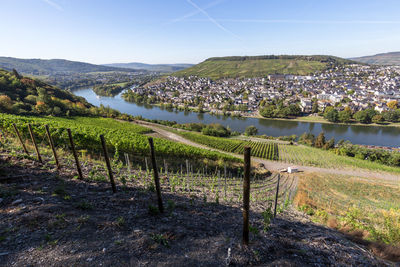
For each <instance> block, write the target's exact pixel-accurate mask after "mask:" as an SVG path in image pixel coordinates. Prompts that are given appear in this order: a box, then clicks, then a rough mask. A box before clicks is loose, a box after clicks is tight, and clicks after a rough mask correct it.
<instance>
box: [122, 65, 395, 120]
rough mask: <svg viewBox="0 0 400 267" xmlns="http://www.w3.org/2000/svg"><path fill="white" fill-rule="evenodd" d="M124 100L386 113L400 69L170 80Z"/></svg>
mask: <svg viewBox="0 0 400 267" xmlns="http://www.w3.org/2000/svg"><path fill="white" fill-rule="evenodd" d="M125 99H126V100H128V101H134V100H136V101H142V102H145V103H148V104H155V103H158V104H163V105H168V106H170V107H176V108H185V109H188V108H189V109H197V110H198V111H208V112H211V113H215V114H226V113H227V112H229V114H232V115H239V116H259V109H260V103H261V104H262V105H265V102H267V103H268V102H273V101H283V103H284V104H293V103H295V104H297V105H298V107H299V108H300V109H301V112H302V114H303V115H304V114H310V113H312V106H313V102H314V101H316V102H317V103H318V107H319V110H320V111H323V110H324V109H325V108H326V107H328V106H333V107H335V108H336V109H337V110H338V111H341V110H344V109H345V108H346V107H348V108H350V109H351V111H353V112H356V111H360V110H365V109H367V108H371V109H374V110H375V111H377V112H379V113H381V112H384V111H388V110H389V109H390V107H389V106H388V105H387V103H389V102H393V101H395V102H394V103H398V102H396V101H399V100H400V67H399V66H371V65H361V64H351V65H344V66H337V67H334V68H331V69H328V70H325V71H323V72H319V73H315V74H314V75H309V76H297V75H280V74H274V75H266V76H265V77H260V78H245V79H232V78H230V79H219V80H215V81H214V80H211V79H209V78H199V77H195V76H189V77H175V76H168V77H166V78H164V79H162V80H160V81H158V82H156V83H150V84H147V85H145V86H142V87H136V88H132V89H131V91H130V92H127V93H126V94H125ZM138 99H139V100H138ZM263 102H264V103H263Z"/></svg>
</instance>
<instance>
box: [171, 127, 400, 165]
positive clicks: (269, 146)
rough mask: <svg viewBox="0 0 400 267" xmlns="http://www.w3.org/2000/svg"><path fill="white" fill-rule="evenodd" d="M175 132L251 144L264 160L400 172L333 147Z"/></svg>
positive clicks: (210, 142)
mask: <svg viewBox="0 0 400 267" xmlns="http://www.w3.org/2000/svg"><path fill="white" fill-rule="evenodd" d="M175 133H177V134H179V135H181V136H183V137H185V138H186V139H189V140H191V141H193V142H196V143H199V144H202V145H206V146H209V147H212V148H215V149H219V150H222V151H226V152H230V153H236V154H242V153H243V147H244V146H250V147H251V148H252V151H251V154H252V156H254V157H259V158H264V159H267V160H276V161H281V162H285V163H291V164H298V165H304V166H314V167H321V168H335V169H337V168H353V169H354V168H361V169H369V170H374V171H376V170H379V171H386V172H391V173H400V168H398V167H392V166H387V165H383V164H380V163H377V162H371V161H366V160H362V159H357V158H354V157H346V156H341V155H336V154H335V153H334V152H333V151H327V150H323V149H318V148H314V147H309V146H304V145H289V144H286V143H282V142H274V141H265V142H262V141H246V140H239V139H228V138H221V137H212V136H205V135H202V134H199V133H194V132H184V131H175Z"/></svg>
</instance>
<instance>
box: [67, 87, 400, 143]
mask: <svg viewBox="0 0 400 267" xmlns="http://www.w3.org/2000/svg"><path fill="white" fill-rule="evenodd" d="M73 93H74V94H75V95H77V96H82V97H84V98H85V99H86V100H87V101H88V102H89V103H91V104H93V105H95V106H100V104H103V105H104V106H110V107H111V108H113V109H116V110H119V111H120V112H123V113H127V114H130V115H134V116H139V115H140V116H142V117H144V118H147V119H159V120H169V121H176V122H178V123H189V122H202V123H206V124H208V123H220V124H222V125H225V126H229V127H230V128H231V129H232V130H234V131H239V132H244V130H245V129H246V127H247V126H250V125H254V126H256V127H257V129H258V134H266V135H269V136H282V135H292V134H296V135H298V136H299V135H301V134H303V133H304V132H311V133H313V134H314V135H315V136H317V135H318V134H319V133H320V132H322V131H324V132H325V136H326V138H327V139H329V138H331V137H334V138H335V140H336V141H339V140H340V139H343V140H349V141H350V142H351V143H353V144H361V145H377V146H389V147H399V146H400V138H399V137H400V127H385V126H383V127H379V126H360V125H340V124H326V123H313V122H299V121H288V120H273V119H258V118H235V117H226V116H218V115H211V114H209V113H196V112H190V111H175V110H174V111H169V110H166V109H161V108H159V107H157V106H151V105H139V104H135V103H129V102H126V101H124V100H123V99H122V97H121V94H122V93H121V94H119V95H117V96H115V97H99V96H97V95H96V94H95V93H94V92H93V91H92V89H90V88H88V89H81V90H77V91H74V92H73Z"/></svg>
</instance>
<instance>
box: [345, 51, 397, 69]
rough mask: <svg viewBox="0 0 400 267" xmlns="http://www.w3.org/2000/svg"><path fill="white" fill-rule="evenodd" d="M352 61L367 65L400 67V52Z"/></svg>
mask: <svg viewBox="0 0 400 267" xmlns="http://www.w3.org/2000/svg"><path fill="white" fill-rule="evenodd" d="M350 59H351V60H354V61H358V62H362V63H367V64H376V65H398V66H400V52H390V53H382V54H376V55H373V56H365V57H354V58H350Z"/></svg>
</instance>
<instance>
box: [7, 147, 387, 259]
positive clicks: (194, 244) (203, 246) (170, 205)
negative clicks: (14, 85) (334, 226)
mask: <svg viewBox="0 0 400 267" xmlns="http://www.w3.org/2000/svg"><path fill="white" fill-rule="evenodd" d="M90 168H91V166H90V165H87V166H86V167H84V174H85V176H87V173H88V171H89V170H90ZM74 176H75V170H74V169H73V166H72V165H70V166H69V167H68V166H67V167H66V166H65V164H64V167H63V169H62V171H60V172H57V170H55V169H54V166H53V165H52V164H50V163H49V162H48V163H47V164H45V165H42V164H39V163H37V162H36V161H34V160H32V159H26V158H25V159H23V158H21V157H16V156H10V154H9V153H8V152H6V151H1V152H0V198H1V199H0V265H1V266H164V265H165V266H221V265H232V266H247V265H256V266H257V265H262V266H391V265H392V266H394V264H393V263H389V262H386V261H383V260H381V259H378V258H376V257H375V256H374V255H373V254H372V253H371V252H369V251H368V250H367V249H366V248H364V247H362V246H360V245H357V244H355V243H352V242H351V241H349V240H348V239H346V237H345V236H344V235H342V234H341V233H339V232H336V231H334V230H331V229H328V228H326V227H324V226H321V225H317V224H314V223H313V222H311V221H310V220H309V218H308V217H307V216H306V215H304V214H303V213H300V212H298V211H295V210H294V209H292V208H289V209H287V210H285V211H284V212H282V213H280V214H279V215H278V217H277V218H276V219H274V220H273V221H272V222H271V224H270V225H269V227H267V228H269V229H266V230H267V231H264V228H266V226H267V225H265V223H264V220H263V216H262V214H261V213H260V211H259V209H256V208H255V209H253V211H252V212H251V214H250V216H251V226H252V228H251V235H250V240H251V242H250V245H249V246H248V247H243V246H242V245H241V230H242V213H241V210H240V208H239V206H238V205H226V204H218V203H209V202H205V201H204V200H203V199H202V198H200V197H198V196H196V195H189V194H181V193H175V194H171V193H167V192H166V190H165V191H164V192H163V199H164V204H165V207H166V211H165V212H164V214H159V213H157V209H155V208H154V207H155V206H156V203H157V202H156V199H155V193H154V192H153V191H152V190H146V189H145V188H144V187H141V186H139V185H137V184H134V183H127V184H126V185H125V186H123V185H122V184H120V183H119V184H118V193H116V194H112V192H111V189H110V186H109V184H108V183H107V182H94V181H89V180H84V181H80V180H77V179H74Z"/></svg>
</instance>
